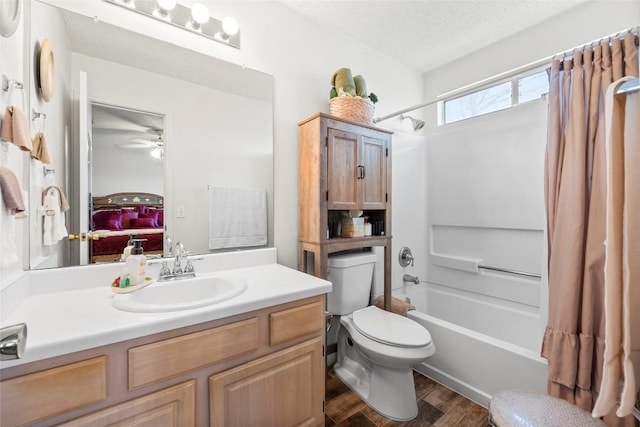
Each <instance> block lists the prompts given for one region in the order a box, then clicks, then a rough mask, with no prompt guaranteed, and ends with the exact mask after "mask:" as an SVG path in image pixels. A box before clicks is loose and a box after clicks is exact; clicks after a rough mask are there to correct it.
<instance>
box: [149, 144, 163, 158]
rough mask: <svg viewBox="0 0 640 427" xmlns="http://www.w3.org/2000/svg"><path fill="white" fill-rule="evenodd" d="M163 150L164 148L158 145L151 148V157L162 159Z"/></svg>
mask: <svg viewBox="0 0 640 427" xmlns="http://www.w3.org/2000/svg"><path fill="white" fill-rule="evenodd" d="M163 154H164V153H163V152H162V148H160V147H156V148H154V149H153V150H151V157H153V158H156V159H159V160H162V157H163Z"/></svg>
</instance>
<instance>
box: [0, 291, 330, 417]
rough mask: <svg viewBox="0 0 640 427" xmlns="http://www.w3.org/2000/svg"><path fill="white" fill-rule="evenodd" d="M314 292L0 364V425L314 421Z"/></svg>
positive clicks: (320, 397) (317, 402)
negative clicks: (96, 345)
mask: <svg viewBox="0 0 640 427" xmlns="http://www.w3.org/2000/svg"><path fill="white" fill-rule="evenodd" d="M324 299H325V298H324V295H319V296H315V297H310V298H305V299H302V300H299V301H294V302H290V303H285V304H280V305H277V306H273V307H269V308H265V309H261V310H256V311H252V312H248V313H244V314H241V315H237V316H233V317H228V318H225V319H219V320H215V321H211V322H207V323H203V324H199V325H194V326H189V327H185V328H180V329H176V330H172V331H167V332H163V333H159V334H154V335H149V336H146V337H142V338H137V339H133V340H128V341H124V342H120V343H116V344H111V345H108V346H104V347H99V348H95V349H91V350H86V351H81V352H77V353H72V354H68V355H64V356H59V357H55V358H52V359H47V360H42V361H38V362H33V363H29V364H25V365H19V366H16V367H13V368H6V369H3V370H2V371H0V378H2V381H1V382H0V402H1V404H2V409H1V411H0V425H2V426H4V425H7V426H17V425H34V426H49V425H65V426H91V427H96V426H103V425H114V426H120V425H121V426H131V425H149V426H159V425H162V426H165V425H166V426H176V427H186V426H196V425H197V426H204V425H214V426H218V425H219V426H231V425H239V426H240V425H260V426H262V425H265V426H266V425H273V426H294V425H296V426H297V425H314V426H315V425H318V426H319V425H323V423H324V392H325V390H324V385H325V362H324V354H325V346H324V342H325V341H324V340H325V317H324V309H325V304H324ZM254 421H255V422H254Z"/></svg>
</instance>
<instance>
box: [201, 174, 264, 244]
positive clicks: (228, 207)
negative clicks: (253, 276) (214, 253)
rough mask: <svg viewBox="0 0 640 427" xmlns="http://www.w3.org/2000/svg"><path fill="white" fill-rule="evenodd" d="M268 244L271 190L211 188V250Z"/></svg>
mask: <svg viewBox="0 0 640 427" xmlns="http://www.w3.org/2000/svg"><path fill="white" fill-rule="evenodd" d="M266 244H267V191H266V190H265V189H263V188H227V187H212V186H210V187H209V249H222V248H237V247H244V246H262V245H266Z"/></svg>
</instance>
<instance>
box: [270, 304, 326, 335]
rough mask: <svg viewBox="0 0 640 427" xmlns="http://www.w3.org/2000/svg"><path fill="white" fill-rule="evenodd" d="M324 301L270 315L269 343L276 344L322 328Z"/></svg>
mask: <svg viewBox="0 0 640 427" xmlns="http://www.w3.org/2000/svg"><path fill="white" fill-rule="evenodd" d="M323 323H324V307H323V304H322V302H320V301H318V302H314V303H311V304H306V305H301V306H300V307H294V308H290V309H287V310H282V311H278V312H276V313H271V314H270V315H269V344H270V345H276V344H280V343H283V342H285V341H289V340H292V339H295V338H299V337H302V336H305V335H308V334H312V333H314V332H319V331H321V330H322V328H323V327H324V326H323Z"/></svg>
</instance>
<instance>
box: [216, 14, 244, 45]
mask: <svg viewBox="0 0 640 427" xmlns="http://www.w3.org/2000/svg"><path fill="white" fill-rule="evenodd" d="M238 30H240V26H239V25H238V21H236V18H234V17H232V16H226V17H224V18H223V19H222V31H221V32H220V33H219V36H220V38H222V39H223V40H229V37H231V36H235V35H236V34H238Z"/></svg>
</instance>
